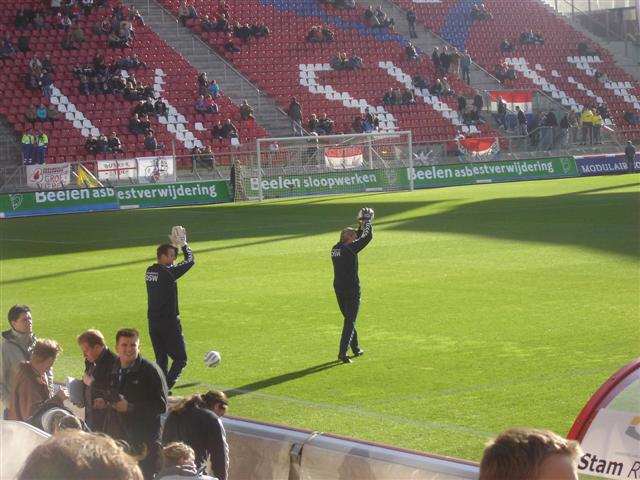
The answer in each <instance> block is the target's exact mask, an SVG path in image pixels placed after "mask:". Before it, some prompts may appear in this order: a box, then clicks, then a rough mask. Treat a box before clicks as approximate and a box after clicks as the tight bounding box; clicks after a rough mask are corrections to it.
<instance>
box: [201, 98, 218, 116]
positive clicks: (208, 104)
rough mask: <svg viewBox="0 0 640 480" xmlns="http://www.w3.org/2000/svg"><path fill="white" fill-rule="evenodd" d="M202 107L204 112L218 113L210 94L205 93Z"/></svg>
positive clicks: (216, 105)
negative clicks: (205, 96)
mask: <svg viewBox="0 0 640 480" xmlns="http://www.w3.org/2000/svg"><path fill="white" fill-rule="evenodd" d="M204 108H205V111H206V113H218V111H219V109H218V104H217V103H216V102H215V100H214V99H213V97H212V96H211V95H207V98H205V99H204Z"/></svg>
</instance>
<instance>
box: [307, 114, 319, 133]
mask: <svg viewBox="0 0 640 480" xmlns="http://www.w3.org/2000/svg"><path fill="white" fill-rule="evenodd" d="M319 126H320V122H319V121H318V117H317V115H316V114H315V113H312V114H311V117H309V121H308V122H307V131H309V132H314V133H317V134H319V132H318V128H319Z"/></svg>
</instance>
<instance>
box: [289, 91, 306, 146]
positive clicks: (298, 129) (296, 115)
mask: <svg viewBox="0 0 640 480" xmlns="http://www.w3.org/2000/svg"><path fill="white" fill-rule="evenodd" d="M287 115H289V119H290V120H291V126H292V128H293V134H294V135H296V136H297V135H300V136H302V135H303V134H304V132H303V129H302V106H301V105H300V103H298V100H297V99H296V97H291V101H290V102H289V106H288V107H287Z"/></svg>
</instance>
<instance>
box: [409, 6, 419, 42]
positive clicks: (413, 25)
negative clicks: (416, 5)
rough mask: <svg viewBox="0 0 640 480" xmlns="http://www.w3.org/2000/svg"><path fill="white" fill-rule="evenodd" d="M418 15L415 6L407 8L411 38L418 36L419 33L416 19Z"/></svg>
mask: <svg viewBox="0 0 640 480" xmlns="http://www.w3.org/2000/svg"><path fill="white" fill-rule="evenodd" d="M417 19H418V17H417V16H416V12H415V10H414V9H413V8H410V9H409V10H407V24H408V25H409V36H410V37H411V38H418V33H417V32H416V20H417Z"/></svg>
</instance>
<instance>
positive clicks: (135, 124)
mask: <svg viewBox="0 0 640 480" xmlns="http://www.w3.org/2000/svg"><path fill="white" fill-rule="evenodd" d="M129 131H130V132H131V133H134V134H136V135H139V134H141V133H144V130H143V129H142V122H141V121H140V117H139V116H138V114H137V113H134V114H133V117H132V118H131V119H130V120H129Z"/></svg>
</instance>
